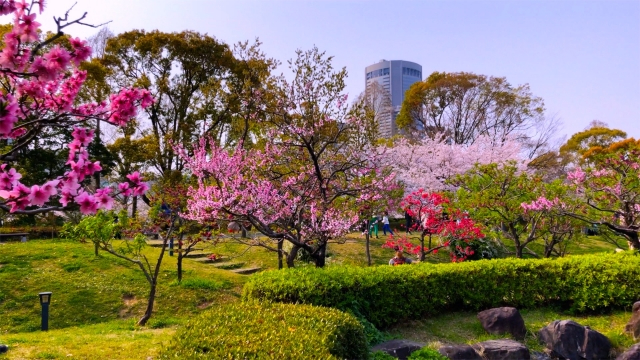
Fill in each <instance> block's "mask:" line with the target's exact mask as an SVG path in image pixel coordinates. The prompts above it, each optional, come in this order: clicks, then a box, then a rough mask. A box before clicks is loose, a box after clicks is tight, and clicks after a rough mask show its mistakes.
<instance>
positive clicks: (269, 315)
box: [160, 303, 369, 359]
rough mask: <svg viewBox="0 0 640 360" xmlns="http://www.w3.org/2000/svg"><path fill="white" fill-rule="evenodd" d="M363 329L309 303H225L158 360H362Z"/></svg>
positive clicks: (189, 328) (185, 332) (197, 321)
mask: <svg viewBox="0 0 640 360" xmlns="http://www.w3.org/2000/svg"><path fill="white" fill-rule="evenodd" d="M368 352H369V349H368V347H367V343H366V340H365V336H364V330H363V328H362V325H360V323H359V322H358V320H356V318H354V317H353V316H351V315H349V314H346V313H343V312H341V311H339V310H336V309H330V308H325V307H319V306H311V305H289V304H278V303H274V304H270V303H264V304H257V303H245V304H230V305H226V306H223V307H220V308H216V309H213V310H210V311H207V312H206V313H204V314H202V315H200V316H198V317H197V318H195V319H193V320H191V321H190V322H189V323H188V324H187V325H186V326H185V327H184V328H182V329H180V330H179V331H178V332H177V333H176V334H175V335H174V337H173V338H172V340H171V342H170V344H169V345H168V347H167V348H165V349H164V350H163V351H162V354H161V356H160V357H161V358H162V359H366V358H367V356H368Z"/></svg>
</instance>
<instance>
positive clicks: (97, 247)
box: [93, 242, 99, 256]
mask: <svg viewBox="0 0 640 360" xmlns="http://www.w3.org/2000/svg"><path fill="white" fill-rule="evenodd" d="M98 249H99V245H98V243H97V242H95V243H93V252H94V254H95V255H96V256H98Z"/></svg>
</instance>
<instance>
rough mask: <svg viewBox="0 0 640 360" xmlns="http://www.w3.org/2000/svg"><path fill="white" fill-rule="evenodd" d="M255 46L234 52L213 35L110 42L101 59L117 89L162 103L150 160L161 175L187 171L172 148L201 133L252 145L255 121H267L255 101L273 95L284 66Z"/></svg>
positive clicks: (153, 121)
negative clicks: (141, 91) (270, 89)
mask: <svg viewBox="0 0 640 360" xmlns="http://www.w3.org/2000/svg"><path fill="white" fill-rule="evenodd" d="M259 45H260V43H259V42H256V43H255V44H253V45H249V44H248V43H241V44H238V45H237V46H236V47H235V48H234V49H231V48H230V47H229V46H228V45H226V44H224V43H222V42H220V41H218V40H216V39H215V38H213V37H210V36H208V35H202V34H199V33H196V32H192V31H183V32H180V33H162V32H159V31H150V32H146V31H144V30H134V31H129V32H126V33H123V34H119V35H117V36H115V37H113V38H111V39H109V40H108V41H107V46H106V49H105V55H104V57H103V58H102V59H101V64H103V65H104V66H105V67H106V68H107V69H108V72H107V81H108V82H109V84H110V85H111V86H112V87H113V88H116V89H118V88H122V87H127V86H131V85H134V84H135V86H138V87H142V88H145V89H148V90H149V91H150V92H151V93H152V95H153V97H154V99H155V102H154V103H153V105H151V106H150V107H148V108H147V109H146V117H147V119H148V122H149V129H148V130H149V134H148V136H149V137H150V138H151V139H153V141H154V142H155V144H156V145H155V149H154V152H153V153H152V155H153V157H152V158H151V160H150V163H151V165H152V166H153V167H154V168H155V169H156V171H157V172H158V173H159V174H160V176H161V177H172V176H173V174H172V173H173V172H176V171H177V172H181V171H182V169H183V166H184V162H183V161H182V160H181V159H180V158H179V157H178V156H177V155H176V153H175V151H174V149H173V145H174V144H182V145H184V146H186V147H187V148H191V146H192V144H194V143H196V142H197V139H198V138H199V137H200V136H202V135H208V136H211V137H213V138H215V139H217V140H218V141H219V142H226V143H232V142H233V141H237V140H244V141H246V142H250V140H251V139H252V137H251V136H250V135H251V134H252V130H253V128H252V126H253V125H252V123H253V120H254V119H259V118H261V117H263V115H262V114H263V113H262V109H261V108H260V107H258V106H257V104H256V102H255V101H254V100H253V99H254V94H256V93H261V94H264V93H267V87H266V85H265V84H266V83H267V82H268V79H269V78H270V75H271V71H272V70H273V69H274V68H275V66H276V65H277V63H276V62H275V61H273V60H271V59H267V58H266V57H265V56H264V54H263V53H261V52H260V50H259Z"/></svg>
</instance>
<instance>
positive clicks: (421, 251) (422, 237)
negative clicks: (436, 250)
mask: <svg viewBox="0 0 640 360" xmlns="http://www.w3.org/2000/svg"><path fill="white" fill-rule="evenodd" d="M429 249H431V234H429ZM424 258H425V256H424V231H423V232H422V233H420V262H422V261H424Z"/></svg>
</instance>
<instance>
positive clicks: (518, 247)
mask: <svg viewBox="0 0 640 360" xmlns="http://www.w3.org/2000/svg"><path fill="white" fill-rule="evenodd" d="M522 248H523V246H520V244H516V257H517V258H518V259H522Z"/></svg>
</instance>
